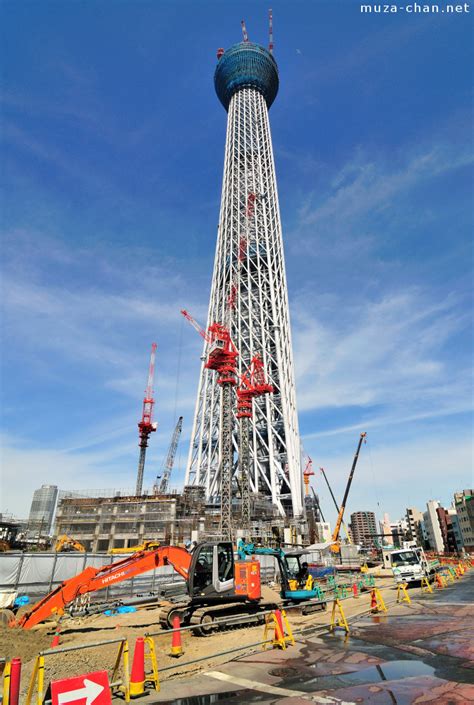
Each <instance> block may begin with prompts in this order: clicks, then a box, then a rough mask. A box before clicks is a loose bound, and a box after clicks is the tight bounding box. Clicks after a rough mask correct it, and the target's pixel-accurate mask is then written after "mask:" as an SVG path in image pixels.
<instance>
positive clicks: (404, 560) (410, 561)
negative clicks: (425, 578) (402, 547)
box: [391, 551, 420, 567]
mask: <svg viewBox="0 0 474 705" xmlns="http://www.w3.org/2000/svg"><path fill="white" fill-rule="evenodd" d="M391 558H392V565H393V566H395V567H397V566H401V565H415V564H416V563H419V562H420V559H419V558H418V556H417V554H416V553H415V552H414V551H405V552H404V553H392V555H391Z"/></svg>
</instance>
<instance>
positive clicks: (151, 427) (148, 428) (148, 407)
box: [138, 343, 157, 439]
mask: <svg viewBox="0 0 474 705" xmlns="http://www.w3.org/2000/svg"><path fill="white" fill-rule="evenodd" d="M156 348H157V345H156V343H152V345H151V355H150V367H149V368H148V381H147V385H146V389H145V397H144V399H143V411H142V420H141V421H140V423H139V424H138V428H139V431H140V439H141V437H142V435H143V434H145V435H146V436H148V435H149V434H150V433H152V432H153V431H156V428H157V424H156V423H153V421H152V418H153V405H154V403H155V400H154V398H153V380H154V377H155V356H156Z"/></svg>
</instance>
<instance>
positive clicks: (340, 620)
mask: <svg viewBox="0 0 474 705" xmlns="http://www.w3.org/2000/svg"><path fill="white" fill-rule="evenodd" d="M337 628H339V629H344V631H345V632H346V634H349V625H348V624H347V619H346V615H345V614H344V610H343V608H342V604H341V602H340V600H337V599H336V600H334V602H333V603H332V612H331V624H330V625H329V631H330V632H333V631H334V630H335V629H337Z"/></svg>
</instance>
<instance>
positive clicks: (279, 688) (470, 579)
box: [147, 570, 474, 705]
mask: <svg viewBox="0 0 474 705" xmlns="http://www.w3.org/2000/svg"><path fill="white" fill-rule="evenodd" d="M410 594H411V595H412V604H411V605H406V604H404V605H398V606H396V607H394V608H390V611H389V614H388V615H387V616H372V615H370V616H364V617H361V618H359V619H358V620H357V621H355V622H354V624H353V625H351V634H350V637H349V638H344V635H343V634H339V633H336V635H333V636H332V635H324V636H322V637H313V638H306V639H304V640H301V641H298V642H297V644H296V645H295V646H294V647H291V648H289V649H288V650H287V651H280V650H273V651H265V652H258V653H254V654H251V655H248V656H244V657H240V658H237V659H235V660H233V661H231V662H229V663H227V664H225V665H223V666H219V667H217V668H215V669H213V670H209V671H207V672H206V673H200V674H196V675H194V676H193V677H192V678H186V679H182V678H180V679H176V680H170V681H164V682H163V683H162V690H161V693H160V694H159V696H158V697H156V696H154V697H151V698H150V699H148V698H147V702H150V703H151V702H153V703H161V705H163V704H167V705H171V704H172V705H211V704H213V703H221V704H225V705H227V704H228V705H237V704H238V703H249V704H250V703H274V704H277V703H278V705H307V703H308V702H312V703H324V704H325V705H329V704H330V703H331V704H332V703H339V704H341V703H357V704H359V703H367V704H370V705H415V704H417V703H420V705H421V703H422V704H423V705H434V704H435V703H436V705H465V704H467V703H474V608H473V605H474V570H471V571H470V573H469V574H466V575H465V576H464V577H463V578H462V579H461V580H460V581H457V582H456V583H454V584H452V585H450V586H449V587H448V588H446V589H444V590H442V591H441V590H440V591H437V592H436V593H434V594H433V595H423V596H421V595H420V590H419V589H413V590H411V591H410Z"/></svg>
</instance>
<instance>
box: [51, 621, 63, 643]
mask: <svg viewBox="0 0 474 705" xmlns="http://www.w3.org/2000/svg"><path fill="white" fill-rule="evenodd" d="M60 634H61V628H60V626H59V624H58V626H57V627H56V631H55V632H54V636H53V640H52V642H51V644H50V645H49V648H50V649H54V648H55V647H56V646H59V644H60V642H59V635H60Z"/></svg>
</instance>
